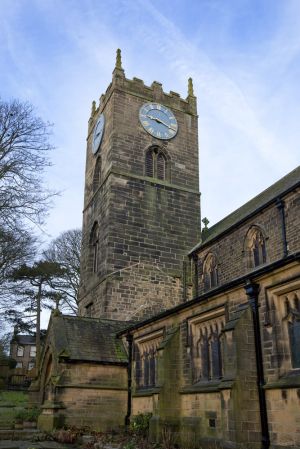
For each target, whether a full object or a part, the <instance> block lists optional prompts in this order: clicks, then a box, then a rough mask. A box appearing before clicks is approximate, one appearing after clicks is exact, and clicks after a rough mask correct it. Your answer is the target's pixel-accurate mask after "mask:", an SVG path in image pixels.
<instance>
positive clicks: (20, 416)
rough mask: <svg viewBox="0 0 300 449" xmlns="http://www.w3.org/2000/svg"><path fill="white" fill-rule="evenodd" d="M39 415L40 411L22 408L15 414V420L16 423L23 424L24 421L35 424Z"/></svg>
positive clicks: (34, 408)
mask: <svg viewBox="0 0 300 449" xmlns="http://www.w3.org/2000/svg"><path fill="white" fill-rule="evenodd" d="M39 414H40V410H39V409H38V408H36V407H32V408H24V409H22V410H19V411H18V412H17V413H16V415H15V420H16V422H24V421H29V422H36V421H37V419H38V416H39Z"/></svg>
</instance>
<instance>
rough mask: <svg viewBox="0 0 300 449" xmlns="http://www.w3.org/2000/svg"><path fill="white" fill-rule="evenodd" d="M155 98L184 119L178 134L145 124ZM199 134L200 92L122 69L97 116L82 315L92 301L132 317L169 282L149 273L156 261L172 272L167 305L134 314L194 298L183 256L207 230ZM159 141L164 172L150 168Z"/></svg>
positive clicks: (100, 312)
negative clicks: (100, 128)
mask: <svg viewBox="0 0 300 449" xmlns="http://www.w3.org/2000/svg"><path fill="white" fill-rule="evenodd" d="M119 75H120V74H119ZM150 101H155V102H160V103H162V104H164V105H165V106H167V107H169V108H171V109H172V111H173V113H174V114H175V116H176V119H177V121H178V133H177V135H176V137H174V138H173V139H171V140H168V141H163V140H160V139H156V138H154V137H152V136H151V135H150V134H148V133H147V132H146V131H145V130H144V129H143V127H142V125H141V124H140V122H139V109H140V108H141V106H142V105H143V104H144V103H146V102H150ZM99 113H103V114H104V115H105V119H106V125H105V131H104V135H103V141H102V144H101V149H100V151H99V155H98V156H97V157H95V156H94V155H93V154H92V151H91V145H92V130H93V127H94V124H95V123H96V121H97V118H98V116H99ZM197 136H198V129H197V115H196V103H195V97H188V99H187V100H183V99H181V98H180V97H179V95H177V94H175V93H170V94H166V93H164V92H163V91H162V88H161V85H160V84H159V83H153V85H152V86H151V87H147V86H145V85H144V84H143V82H142V81H141V80H138V79H133V80H127V79H126V78H125V77H124V76H123V75H122V73H121V75H120V76H118V77H115V76H114V78H113V83H112V84H111V85H110V86H109V88H108V90H107V92H106V93H105V95H104V96H103V97H102V98H101V104H100V106H99V109H98V110H97V111H96V113H95V115H94V116H92V118H91V120H90V122H89V136H88V144H87V160H86V191H85V206H84V214H83V245H82V265H81V267H82V270H81V291H80V307H79V310H80V314H81V315H84V314H85V313H86V307H87V306H89V305H90V304H91V303H92V305H93V316H102V317H109V318H115V319H120V317H121V315H122V316H123V314H124V312H125V313H126V316H129V318H130V315H134V314H135V313H136V310H137V309H140V307H141V306H143V304H144V302H145V301H144V297H147V298H148V297H150V296H151V294H152V292H153V291H155V292H156V291H157V290H158V289H159V288H160V287H161V286H162V284H161V282H160V281H157V279H156V277H157V276H156V275H155V274H154V277H153V276H152V275H150V276H149V274H151V273H150V272H149V270H150V271H151V269H150V268H149V265H153V266H154V267H155V268H153V269H152V272H155V271H156V269H159V270H161V272H163V273H164V274H163V276H164V277H165V279H166V285H165V286H162V288H161V290H160V296H161V302H160V304H161V307H160V308H158V307H155V308H153V307H152V306H150V307H149V308H148V309H147V308H146V309H144V311H143V314H139V315H135V316H134V318H141V317H144V316H150V315H151V314H153V313H157V312H158V311H161V310H164V309H166V308H170V307H172V306H173V305H174V304H178V303H180V302H182V301H183V300H184V299H186V298H183V290H184V291H186V286H184V285H183V278H184V275H183V262H184V260H185V257H186V254H187V252H188V250H189V249H190V248H191V247H193V246H194V245H195V244H196V243H197V242H198V240H199V238H200V204H199V179H198V140H197V139H198V138H197ZM152 145H156V146H158V147H159V148H160V149H161V151H163V152H164V154H165V155H166V164H167V175H166V178H165V179H164V180H159V179H156V178H151V177H149V176H145V155H146V151H147V150H148V149H149V147H151V146H152ZM97 158H98V159H99V158H101V164H100V165H101V173H100V176H99V179H100V180H99V185H98V187H97V188H96V190H95V183H94V171H95V168H96V166H99V164H98V165H97ZM96 222H97V223H98V227H99V238H98V263H97V270H93V247H92V245H91V241H90V236H91V231H92V229H93V225H94V224H95V223H96ZM191 230H192V232H191ZM136 264H140V265H139V269H138V270H135V269H134V267H135V266H136ZM146 265H147V267H146V268H145V270H144V271H142V270H141V267H142V266H146ZM123 270H124V271H123ZM131 274H132V275H133V277H132V278H131V279H130V276H131ZM137 275H140V279H137ZM146 277H147V278H148V279H147V282H145V279H146ZM123 280H124V282H123ZM179 280H180V286H179V285H178V283H179ZM133 285H134V286H133ZM174 285H176V288H175V289H174ZM170 286H171V291H170V293H169V295H167V296H166V291H167V289H168V288H169V287H170ZM129 318H128V319H129Z"/></svg>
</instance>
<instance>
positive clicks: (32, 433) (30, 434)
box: [0, 429, 42, 441]
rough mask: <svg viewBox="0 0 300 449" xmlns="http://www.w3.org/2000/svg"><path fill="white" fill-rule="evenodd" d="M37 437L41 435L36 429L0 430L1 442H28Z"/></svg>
mask: <svg viewBox="0 0 300 449" xmlns="http://www.w3.org/2000/svg"><path fill="white" fill-rule="evenodd" d="M37 435H42V434H41V432H40V430H38V429H23V430H15V429H1V430H0V441H1V440H14V441H15V440H30V439H31V438H34V437H36V436H37Z"/></svg>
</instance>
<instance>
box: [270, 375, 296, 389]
mask: <svg viewBox="0 0 300 449" xmlns="http://www.w3.org/2000/svg"><path fill="white" fill-rule="evenodd" d="M280 388H300V374H298V375H295V376H293V375H290V376H286V377H282V378H281V379H278V380H276V381H275V382H269V383H267V384H266V385H264V389H265V390H274V389H280Z"/></svg>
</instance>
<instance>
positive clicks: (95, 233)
mask: <svg viewBox="0 0 300 449" xmlns="http://www.w3.org/2000/svg"><path fill="white" fill-rule="evenodd" d="M90 249H91V260H92V271H93V273H97V271H98V251H99V226H98V223H97V222H95V223H94V226H93V228H92V232H91V236H90Z"/></svg>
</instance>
